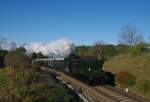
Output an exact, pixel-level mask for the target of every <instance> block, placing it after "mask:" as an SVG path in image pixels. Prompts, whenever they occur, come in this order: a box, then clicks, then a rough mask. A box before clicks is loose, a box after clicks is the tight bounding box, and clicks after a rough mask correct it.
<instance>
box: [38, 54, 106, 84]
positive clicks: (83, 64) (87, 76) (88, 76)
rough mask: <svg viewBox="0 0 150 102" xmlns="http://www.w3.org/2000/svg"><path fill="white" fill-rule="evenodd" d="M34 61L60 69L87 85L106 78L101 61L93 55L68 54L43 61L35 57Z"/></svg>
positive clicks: (97, 82) (101, 81) (103, 80)
mask: <svg viewBox="0 0 150 102" xmlns="http://www.w3.org/2000/svg"><path fill="white" fill-rule="evenodd" d="M36 62H38V63H39V64H43V65H47V66H48V67H50V68H53V69H55V70H58V71H61V72H63V73H65V74H67V75H70V76H71V77H74V78H76V79H79V80H81V81H83V82H85V83H87V84H89V85H97V84H104V83H106V80H107V77H106V75H105V71H104V70H103V61H102V60H98V59H97V58H96V57H94V56H77V55H75V54H70V55H69V56H68V57H65V58H49V60H48V59H47V60H45V61H44V59H43V60H42V59H41V60H40V59H39V60H38V59H37V60H36ZM43 62H44V63H43Z"/></svg>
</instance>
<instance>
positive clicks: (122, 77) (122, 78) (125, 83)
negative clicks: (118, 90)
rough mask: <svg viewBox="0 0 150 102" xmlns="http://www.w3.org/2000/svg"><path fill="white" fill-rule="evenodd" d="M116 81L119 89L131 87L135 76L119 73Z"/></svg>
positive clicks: (134, 81)
mask: <svg viewBox="0 0 150 102" xmlns="http://www.w3.org/2000/svg"><path fill="white" fill-rule="evenodd" d="M116 80H117V83H118V84H119V85H120V86H121V87H131V86H133V85H135V84H136V80H135V76H134V75H133V74H131V73H128V72H119V73H118V74H117V75H116Z"/></svg>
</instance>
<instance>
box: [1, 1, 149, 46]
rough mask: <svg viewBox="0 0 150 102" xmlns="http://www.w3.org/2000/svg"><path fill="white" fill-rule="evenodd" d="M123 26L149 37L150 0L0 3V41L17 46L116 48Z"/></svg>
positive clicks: (146, 37)
mask: <svg viewBox="0 0 150 102" xmlns="http://www.w3.org/2000/svg"><path fill="white" fill-rule="evenodd" d="M127 24H132V25H135V26H136V27H137V28H138V29H139V31H140V32H142V34H143V36H144V37H145V39H148V38H149V37H150V0H0V37H4V38H7V39H10V40H12V41H15V42H18V43H30V42H50V41H54V40H57V39H61V38H67V39H70V40H72V41H73V42H75V43H76V44H81V45H83V44H85V45H90V44H93V43H94V42H96V41H103V42H105V43H112V44H117V43H118V37H119V34H120V31H121V28H122V27H123V26H125V25H127Z"/></svg>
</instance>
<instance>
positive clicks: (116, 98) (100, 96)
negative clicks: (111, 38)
mask: <svg viewBox="0 0 150 102" xmlns="http://www.w3.org/2000/svg"><path fill="white" fill-rule="evenodd" d="M45 69H46V70H49V71H50V72H53V73H55V74H56V76H59V78H60V80H64V81H67V82H69V84H70V85H71V86H72V87H74V88H75V89H77V90H78V89H81V90H82V94H83V95H85V96H86V97H87V98H88V99H89V102H150V101H148V100H146V99H144V98H142V97H138V96H136V95H132V94H129V93H126V92H124V91H122V90H119V89H117V88H114V87H111V86H109V85H99V86H89V85H87V84H85V83H83V82H81V81H79V80H77V79H74V78H72V77H70V76H68V75H65V74H63V73H60V72H57V71H54V70H52V69H49V68H44V70H45Z"/></svg>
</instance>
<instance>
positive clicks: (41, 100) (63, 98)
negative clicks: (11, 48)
mask: <svg viewBox="0 0 150 102" xmlns="http://www.w3.org/2000/svg"><path fill="white" fill-rule="evenodd" d="M4 70H5V71H4ZM0 82H2V83H1V87H2V88H1V90H0V102H82V101H81V100H80V99H79V97H77V96H76V95H75V93H74V92H73V91H71V90H69V89H68V88H66V86H64V85H63V84H62V83H61V82H60V81H57V80H55V78H54V76H53V75H51V74H50V73H48V72H45V71H42V70H40V68H39V66H33V65H21V66H18V67H16V68H4V69H2V70H1V71H0ZM4 83H5V85H4ZM2 85H3V86H2Z"/></svg>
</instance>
